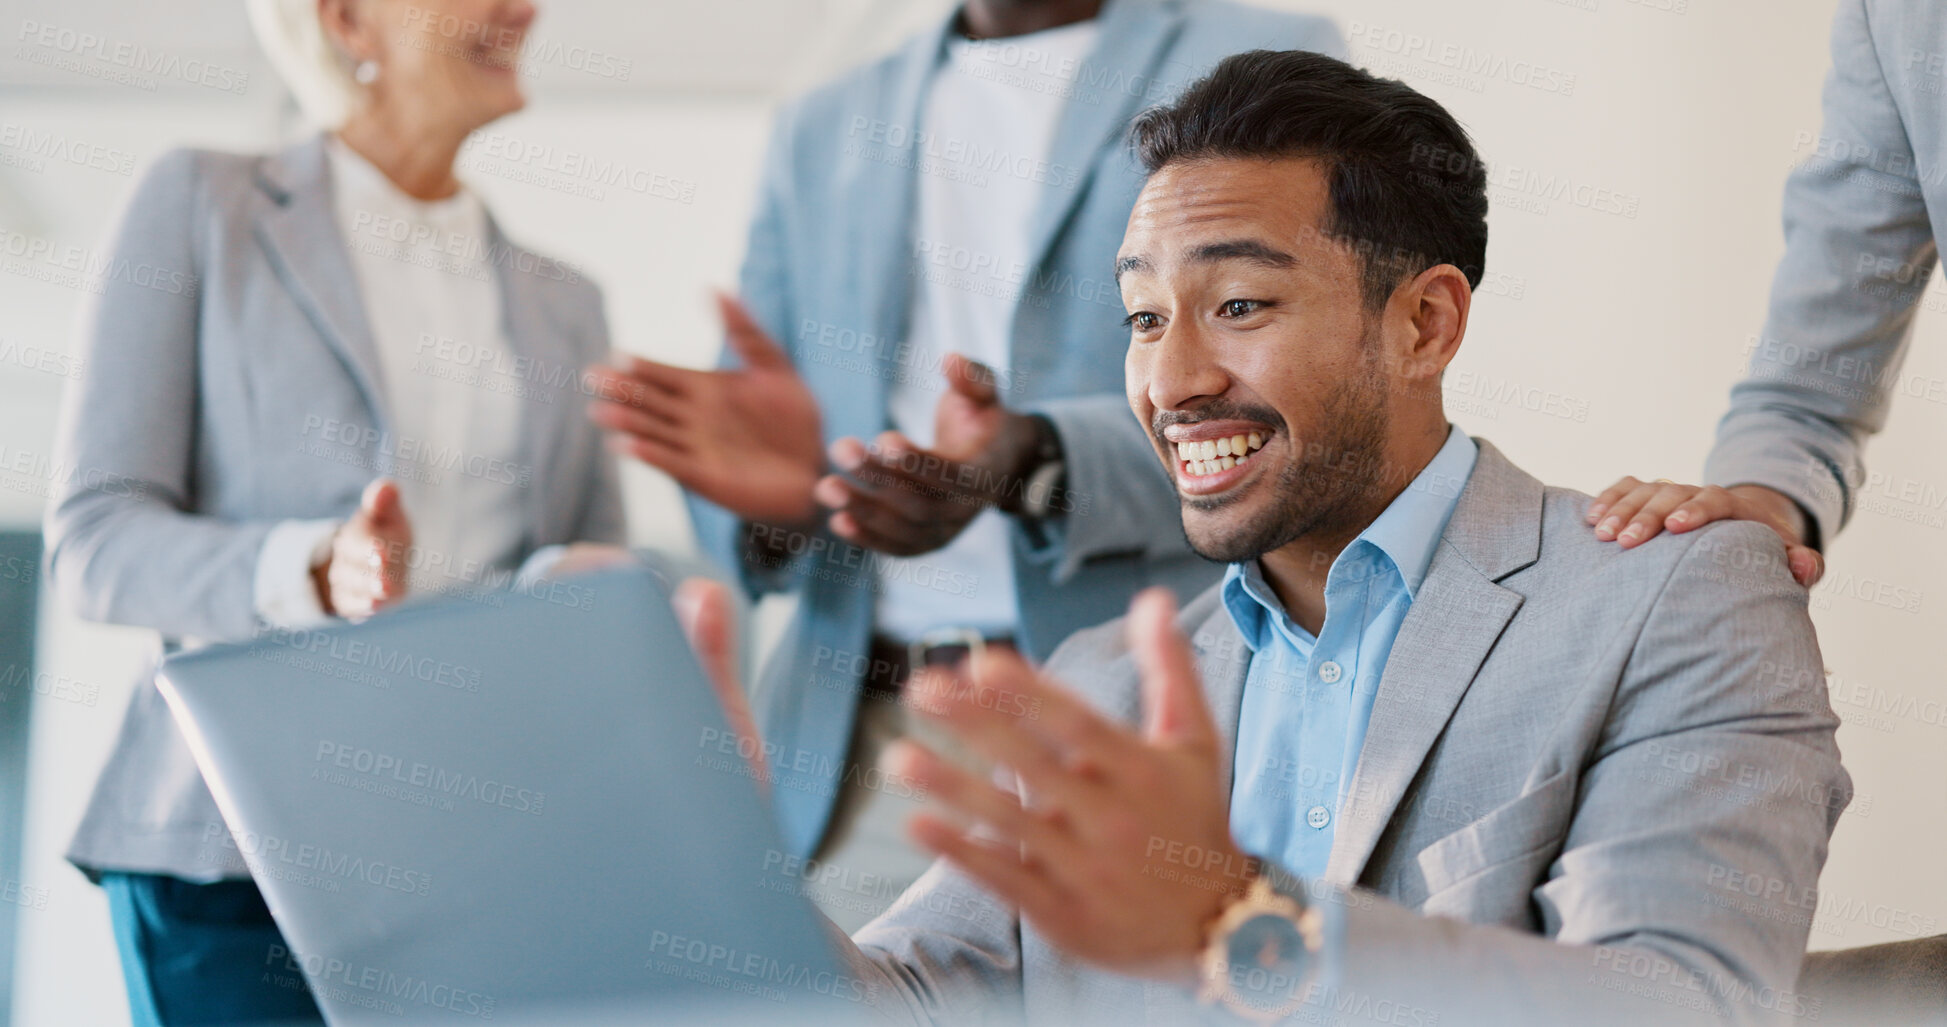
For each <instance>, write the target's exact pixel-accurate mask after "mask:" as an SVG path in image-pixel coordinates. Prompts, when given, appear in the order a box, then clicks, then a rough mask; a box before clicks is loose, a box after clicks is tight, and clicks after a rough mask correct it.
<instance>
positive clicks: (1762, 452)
mask: <svg viewBox="0 0 1947 1027" xmlns="http://www.w3.org/2000/svg"><path fill="white" fill-rule="evenodd" d="M1704 481H1705V483H1706V484H1710V485H1720V486H1723V487H1724V488H1731V487H1733V486H1737V485H1762V486H1764V487H1765V488H1768V489H1771V490H1772V491H1774V492H1777V493H1779V494H1780V495H1783V496H1784V497H1785V498H1787V499H1790V500H1791V501H1792V502H1794V503H1797V504H1798V508H1799V510H1801V511H1803V512H1804V514H1805V521H1806V524H1805V536H1806V537H1805V544H1806V545H1809V546H1811V547H1812V548H1814V549H1819V550H1823V549H1824V548H1825V545H1824V544H1825V542H1826V541H1827V540H1829V539H1830V538H1831V537H1832V536H1833V535H1834V534H1835V533H1837V532H1838V530H1839V529H1840V528H1842V527H1844V526H1845V523H1846V519H1847V514H1848V513H1850V512H1851V509H1852V494H1851V490H1850V489H1848V488H1847V487H1846V483H1845V478H1844V476H1843V475H1842V474H1841V473H1840V470H1839V468H1838V467H1836V466H1834V465H1833V464H1832V463H1830V462H1829V461H1827V460H1825V459H1824V458H1822V457H1820V456H1819V455H1818V454H1817V453H1815V452H1813V451H1810V450H1807V449H1804V448H1800V447H1798V446H1794V445H1792V444H1791V443H1790V442H1787V441H1771V440H1767V439H1764V438H1760V437H1757V436H1755V435H1748V436H1745V437H1743V438H1739V437H1736V436H1732V437H1730V438H1726V439H1722V440H1720V441H1719V442H1718V444H1717V447H1716V448H1715V449H1713V450H1712V451H1711V454H1710V459H1709V460H1708V461H1707V462H1706V463H1705V464H1704Z"/></svg>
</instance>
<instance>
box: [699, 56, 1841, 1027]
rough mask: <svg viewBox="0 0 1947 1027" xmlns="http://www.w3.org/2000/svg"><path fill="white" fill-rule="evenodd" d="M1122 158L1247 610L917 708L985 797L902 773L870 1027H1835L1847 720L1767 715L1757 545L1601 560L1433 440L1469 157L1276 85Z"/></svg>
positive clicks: (1024, 669) (1772, 634)
mask: <svg viewBox="0 0 1947 1027" xmlns="http://www.w3.org/2000/svg"><path fill="white" fill-rule="evenodd" d="M1136 133H1137V140H1138V147H1139V149H1140V152H1141V156H1142V160H1143V162H1144V164H1145V165H1146V166H1147V167H1148V168H1149V169H1150V170H1151V174H1150V176H1149V179H1148V183H1147V185H1146V186H1145V187H1144V189H1143V191H1142V194H1141V197H1140V198H1139V199H1138V201H1137V203H1136V205H1135V209H1134V212H1133V213H1132V214H1131V216H1130V219H1129V228H1128V235H1127V238H1126V239H1125V240H1124V243H1123V246H1122V249H1121V252H1120V255H1119V257H1118V260H1117V270H1118V275H1119V278H1120V282H1121V289H1122V297H1123V302H1124V304H1125V305H1126V307H1127V309H1128V310H1129V317H1128V324H1129V343H1128V357H1127V371H1126V373H1127V382H1128V385H1127V399H1128V403H1129V405H1130V407H1131V409H1132V410H1133V411H1134V413H1135V415H1136V420H1137V421H1138V422H1139V423H1140V424H1142V425H1144V426H1145V427H1146V428H1147V429H1148V431H1149V434H1150V442H1151V449H1152V458H1153V459H1157V460H1158V461H1159V462H1160V464H1161V465H1162V466H1163V467H1164V468H1166V469H1167V471H1168V474H1169V477H1170V480H1171V481H1172V483H1173V486H1174V491H1175V492H1176V497H1175V500H1174V503H1173V505H1174V506H1175V507H1176V508H1177V509H1178V510H1179V511H1180V516H1181V519H1182V525H1183V530H1184V532H1185V534H1186V535H1187V536H1188V538H1189V541H1190V544H1191V545H1192V546H1193V547H1194V548H1195V549H1196V551H1197V552H1199V553H1201V554H1203V555H1204V556H1206V557H1208V558H1210V559H1212V560H1217V561H1221V562H1224V563H1226V564H1228V569H1227V570H1226V572H1225V574H1224V577H1223V580H1222V582H1221V583H1219V584H1217V585H1215V586H1213V587H1212V588H1210V589H1209V590H1207V591H1206V592H1204V593H1203V594H1202V595H1200V596H1198V597H1197V598H1196V599H1195V600H1193V601H1192V602H1191V603H1189V605H1188V606H1186V607H1185V608H1184V609H1183V610H1182V612H1181V613H1180V614H1179V613H1177V612H1176V608H1175V603H1174V602H1173V600H1172V599H1171V598H1170V597H1169V596H1168V595H1167V594H1165V593H1163V592H1162V591H1161V590H1149V591H1146V592H1145V593H1143V594H1142V595H1141V596H1140V597H1139V598H1138V599H1137V601H1136V603H1135V604H1134V606H1133V607H1132V608H1131V612H1130V614H1129V616H1128V617H1127V619H1126V620H1124V621H1118V622H1114V623H1110V624H1105V625H1103V626H1100V627H1098V628H1093V629H1090V630H1086V631H1083V632H1081V633H1079V634H1077V635H1075V636H1074V637H1073V638H1071V639H1070V640H1068V641H1067V642H1066V643H1064V644H1063V645H1062V646H1061V648H1060V649H1059V650H1058V651H1057V652H1056V653H1055V655H1054V656H1053V658H1052V659H1051V660H1049V662H1048V664H1047V667H1046V670H1045V672H1038V671H1036V670H1035V669H1034V668H1033V667H1032V666H1031V665H1030V664H1029V663H1028V662H1027V661H1025V660H1022V659H1021V658H1020V657H1019V656H1018V655H1016V654H1012V653H1007V652H1003V651H996V650H991V649H990V650H988V651H986V652H984V653H981V654H978V655H976V656H975V657H974V658H973V659H972V661H971V666H970V668H969V669H968V670H967V671H966V672H965V674H964V675H956V674H948V673H946V672H944V671H941V670H938V669H932V670H929V671H928V672H926V673H924V674H922V675H920V676H919V677H917V678H916V679H915V682H914V684H913V685H912V686H911V687H912V689H913V690H914V692H915V696H914V705H915V708H917V709H920V710H922V711H924V712H925V713H926V715H927V716H928V717H929V719H932V720H935V721H936V722H937V723H938V724H939V725H940V726H941V727H942V728H943V729H944V731H945V732H946V733H947V734H949V735H950V736H951V737H952V738H954V739H955V740H956V742H957V744H959V745H961V746H964V747H965V748H966V749H968V750H971V751H972V752H973V753H974V754H975V755H977V756H979V757H982V758H984V759H985V760H987V761H990V762H992V763H993V764H996V765H999V766H1000V767H1002V768H1004V770H1005V772H1006V773H1005V774H1004V776H1001V777H996V776H993V775H989V774H986V773H981V772H976V771H970V770H968V769H965V768H962V767H960V766H958V765H956V764H955V763H953V762H949V761H948V760H946V759H943V758H941V757H940V756H939V755H937V754H935V753H933V752H930V751H928V750H926V749H923V748H920V747H918V746H913V745H910V744H906V745H901V746H900V747H898V748H896V749H895V750H894V752H893V753H892V754H891V755H890V756H889V758H888V761H887V766H888V770H889V771H890V772H892V773H896V774H899V775H902V776H904V777H907V778H910V779H911V780H914V781H916V782H918V783H919V784H921V785H923V786H924V787H925V788H927V789H928V791H929V792H931V793H932V794H934V795H936V796H937V797H938V799H939V801H940V803H941V805H942V806H943V807H944V809H943V810H941V811H940V812H939V813H938V814H936V813H935V812H932V811H929V812H927V813H925V814H922V815H921V816H919V817H917V818H915V820H914V824H913V832H914V835H915V837H916V838H917V839H918V840H919V841H920V842H921V843H922V844H923V845H924V846H925V847H926V848H927V849H929V850H931V851H933V852H936V853H938V854H939V855H941V856H942V857H944V859H943V860H942V861H941V862H939V863H936V864H935V865H934V866H933V868H932V869H930V870H929V871H927V873H926V875H925V876H924V877H923V878H922V879H921V880H920V882H919V883H918V884H917V885H916V886H915V888H914V889H913V890H912V891H909V892H908V893H907V894H906V895H905V896H904V897H903V898H902V899H901V901H900V902H899V903H898V904H897V905H896V906H894V908H893V909H892V910H891V911H890V912H888V913H887V914H885V915H884V916H882V917H881V918H880V919H878V920H877V921H875V922H874V923H872V924H871V925H869V926H867V927H866V928H865V929H864V930H862V931H860V932H858V933H857V934H856V935H854V941H855V942H856V946H857V948H856V951H854V952H853V953H852V959H853V966H854V971H855V973H856V975H857V976H858V977H859V978H860V979H861V980H862V981H865V982H867V984H868V985H869V986H870V987H871V988H873V989H875V990H874V991H873V992H872V994H873V995H874V999H875V1004H876V1005H877V1006H878V1007H879V1008H880V1009H881V1010H885V1011H888V1012H890V1013H891V1014H893V1015H894V1016H895V1017H900V1018H905V1019H909V1020H912V1021H917V1022H942V1021H944V1022H975V1021H978V1022H985V1021H986V1020H987V1019H988V1018H989V1017H991V1018H992V1019H993V1020H994V1021H999V1022H1007V1021H1012V1020H1014V1019H1016V1018H1024V1019H1025V1020H1026V1021H1028V1022H1031V1023H1048V1024H1076V1023H1085V1024H1092V1023H1116V1024H1130V1023H1185V1022H1192V1021H1193V1019H1194V1018H1195V1017H1196V1015H1197V1012H1196V1009H1195V1003H1196V1000H1197V997H1198V995H1199V993H1201V997H1202V998H1203V999H1204V1000H1205V1001H1207V1002H1216V1003H1222V1004H1223V1005H1225V1006H1226V1007H1228V1008H1229V1009H1231V1010H1233V1011H1236V1012H1238V1013H1240V1014H1242V1015H1245V1016H1247V1017H1249V1018H1251V1019H1254V1020H1260V1021H1269V1020H1272V1019H1278V1018H1281V1017H1285V1016H1291V1015H1297V1016H1299V1017H1302V1018H1303V1019H1305V1020H1308V1021H1312V1022H1317V1021H1318V1020H1319V1019H1320V1018H1321V1017H1323V1018H1334V1017H1335V1016H1350V1017H1356V1018H1360V1019H1364V1018H1367V1017H1370V1018H1371V1019H1373V1020H1375V1021H1377V1022H1383V1023H1398V1024H1409V1023H1418V1024H1428V1023H1436V1022H1437V1023H1442V1024H1445V1023H1462V1024H1490V1023H1491V1024H1528V1023H1535V1024H1559V1023H1575V1024H1592V1023H1602V1024H1628V1025H1636V1024H1644V1023H1658V1024H1663V1023H1689V1022H1721V1021H1722V1020H1725V1019H1728V1020H1730V1021H1733V1022H1739V1023H1754V1022H1770V1021H1772V1020H1774V1019H1778V1018H1782V1017H1783V1016H1789V1015H1797V1016H1810V1015H1813V1014H1814V1013H1815V1012H1816V1010H1814V1009H1810V1008H1808V1006H1807V1004H1806V1003H1804V1002H1803V1001H1802V1000H1801V999H1800V998H1799V997H1798V996H1796V995H1795V994H1794V993H1793V992H1792V987H1793V979H1794V977H1795V976H1796V974H1797V972H1798V966H1799V960H1800V957H1801V955H1802V953H1803V952H1804V947H1805V939H1806V936H1807V934H1808V933H1809V931H1810V926H1811V916H1810V910H1811V909H1812V908H1814V906H1815V905H1816V899H1817V896H1816V886H1817V881H1818V874H1819V869H1820V867H1821V865H1822V864H1823V863H1824V860H1825V854H1826V846H1827V842H1828V839H1829V837H1830V834H1831V831H1832V829H1833V826H1834V824H1835V823H1836V822H1837V820H1838V818H1839V816H1840V814H1841V812H1842V811H1843V810H1844V808H1845V806H1846V804H1847V802H1848V800H1849V799H1850V797H1851V787H1850V783H1849V781H1848V778H1847V775H1846V772H1845V771H1844V769H1842V767H1841V766H1840V763H1839V754H1838V750H1837V747H1836V746H1835V745H1834V742H1833V734H1834V729H1835V728H1836V727H1837V724H1838V721H1837V718H1836V717H1834V716H1833V714H1832V711H1831V709H1830V707H1829V706H1828V705H1827V704H1826V701H1825V695H1824V690H1823V687H1822V686H1821V685H1820V684H1819V683H1818V682H1817V681H1816V679H1815V678H1812V677H1809V676H1805V675H1801V674H1798V673H1788V672H1787V673H1781V669H1790V670H1796V669H1800V668H1807V667H1811V668H1816V667H1818V666H1819V651H1818V643H1817V641H1816V639H1815V637H1814V635H1813V631H1812V625H1811V623H1810V620H1809V619H1808V617H1807V616H1806V597H1805V593H1804V591H1803V589H1801V588H1799V587H1798V586H1797V585H1795V584H1794V583H1793V582H1792V581H1791V578H1790V576H1789V575H1788V574H1787V573H1786V571H1785V569H1784V567H1783V564H1782V563H1781V562H1780V561H1779V560H1777V559H1775V558H1773V559H1770V560H1768V561H1767V560H1763V559H1754V557H1761V556H1762V555H1763V554H1764V553H1765V552H1766V551H1767V550H1770V549H1772V548H1775V546H1776V543H1775V541H1774V540H1773V539H1772V538H1771V537H1770V534H1769V533H1768V532H1767V531H1765V530H1764V529H1762V528H1759V527H1757V526H1755V525H1750V524H1729V525H1719V526H1716V527H1714V528H1712V529H1710V530H1707V531H1702V532H1694V533H1690V534H1687V535H1673V536H1668V537H1665V538H1663V539H1659V540H1657V541H1656V542H1654V543H1652V544H1650V545H1647V546H1644V547H1642V548H1641V549H1640V550H1639V551H1637V552H1635V553H1623V552H1620V551H1618V550H1617V549H1616V548H1615V547H1614V546H1610V545H1607V544H1604V543H1601V542H1598V541H1597V540H1596V539H1595V538H1594V537H1593V535H1592V534H1591V533H1590V532H1589V531H1587V530H1586V528H1585V527H1584V526H1583V524H1582V511H1583V508H1584V504H1585V503H1586V502H1587V497H1585V496H1582V495H1580V494H1577V493H1573V492H1570V491H1567V490H1563V489H1556V488H1549V487H1546V486H1544V485H1542V484H1541V483H1540V482H1538V481H1536V480H1535V479H1534V478H1532V477H1530V476H1528V475H1527V474H1525V473H1523V472H1522V471H1521V470H1520V469H1519V468H1517V467H1516V466H1514V464H1513V463H1511V462H1510V461H1509V460H1508V459H1507V458H1506V457H1504V456H1502V455H1501V453H1500V452H1499V451H1498V450H1497V449H1495V448H1494V447H1493V446H1491V445H1489V444H1488V443H1487V442H1485V441H1482V440H1475V439H1471V438H1469V437H1468V436H1467V435H1466V434H1465V433H1463V432H1462V431H1460V430H1459V429H1458V428H1456V427H1454V426H1452V425H1450V424H1449V423H1448V422H1447V419H1446V417H1445V414H1444V412H1443V410H1442V407H1441V391H1440V389H1439V378H1440V375H1441V373H1442V371H1443V369H1444V368H1445V367H1446V366H1447V365H1448V363H1449V362H1450V361H1451V360H1452V359H1453V357H1454V356H1455V354H1456V353H1457V351H1458V349H1459V347H1460V345H1461V342H1462V339H1463V336H1464V335H1465V332H1466V328H1467V323H1468V314H1469V311H1470V309H1471V304H1472V290H1473V287H1474V285H1475V284H1476V283H1477V282H1478V281H1479V279H1480V275H1481V273H1482V269H1483V262H1484V258H1485V254H1486V248H1487V221H1486V215H1487V192H1486V176H1485V172H1484V170H1483V168H1484V166H1483V164H1482V163H1481V161H1480V160H1479V158H1478V157H1477V156H1476V155H1475V152H1474V149H1473V147H1472V144H1471V143H1470V142H1469V141H1468V139H1467V136H1466V134H1465V132H1464V131H1463V130H1462V129H1461V128H1460V126H1459V124H1458V123H1456V122H1455V121H1454V119H1453V118H1452V116H1451V115H1449V114H1448V113H1447V112H1446V111H1445V110H1443V109H1442V108H1441V107H1440V106H1439V105H1438V104H1436V103H1434V102H1433V101H1432V100H1430V99H1428V98H1426V97H1425V96H1422V95H1420V94H1419V93H1416V92H1414V91H1413V90H1412V89H1411V88H1409V87H1407V86H1405V85H1403V84H1401V83H1399V82H1394V81H1388V80H1382V79H1378V78H1375V77H1373V76H1372V75H1370V74H1368V73H1366V72H1363V71H1360V70H1358V69H1355V68H1352V67H1351V66H1349V65H1346V64H1344V63H1342V62H1340V61H1337V60H1334V59H1332V58H1329V57H1324V56H1321V55H1318V54H1312V53H1296V52H1287V53H1273V52H1267V51H1258V52H1254V53H1249V54H1244V55H1240V56H1237V57H1232V58H1230V59H1228V60H1226V61H1224V62H1223V63H1222V64H1220V65H1219V66H1218V67H1217V69H1216V71H1215V72H1213V73H1212V75H1211V76H1210V77H1209V78H1208V79H1206V80H1204V81H1203V82H1200V83H1198V84H1197V85H1195V86H1193V87H1191V88H1190V90H1189V91H1188V92H1187V93H1185V94H1184V95H1183V97H1182V98H1181V99H1180V100H1178V101H1177V102H1176V103H1175V104H1173V105H1172V106H1170V107H1167V108H1164V109H1160V110H1158V111H1155V112H1153V113H1151V114H1148V115H1145V116H1144V117H1143V119H1142V120H1141V121H1140V122H1138V125H1137V130H1136ZM1219 439H1226V440H1228V442H1229V445H1228V447H1227V448H1228V449H1229V451H1230V453H1231V454H1232V455H1220V454H1218V455H1213V452H1212V449H1211V444H1212V443H1213V442H1214V441H1215V440H1219ZM1240 440H1241V441H1242V446H1241V447H1240V445H1239V441H1240ZM1240 448H1241V450H1242V453H1241V455H1238V454H1239V450H1240ZM1597 583H1600V587H1596V585H1597ZM705 648H706V651H714V653H715V657H714V658H713V659H711V660H709V661H707V662H708V663H709V664H710V665H712V666H723V665H724V663H725V661H724V659H723V655H724V652H723V646H721V645H717V646H714V647H710V646H706V647H705ZM1058 681H1060V682H1066V683H1068V684H1069V685H1070V686H1072V687H1073V688H1074V691H1073V692H1071V691H1069V690H1068V689H1067V688H1064V687H1063V686H1062V685H1060V684H1057V683H1056V682H1058ZM724 691H725V692H726V693H728V694H732V695H734V694H735V692H734V689H733V688H725V689H724ZM735 712H736V711H735V706H734V703H733V715H734V714H735ZM999 781H1007V782H1010V784H1008V785H1007V786H1003V785H1001V784H999V783H997V782H999ZM1307 1002H1309V1003H1312V1005H1311V1006H1310V1008H1303V1007H1302V1006H1303V1004H1304V1003H1307Z"/></svg>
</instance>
